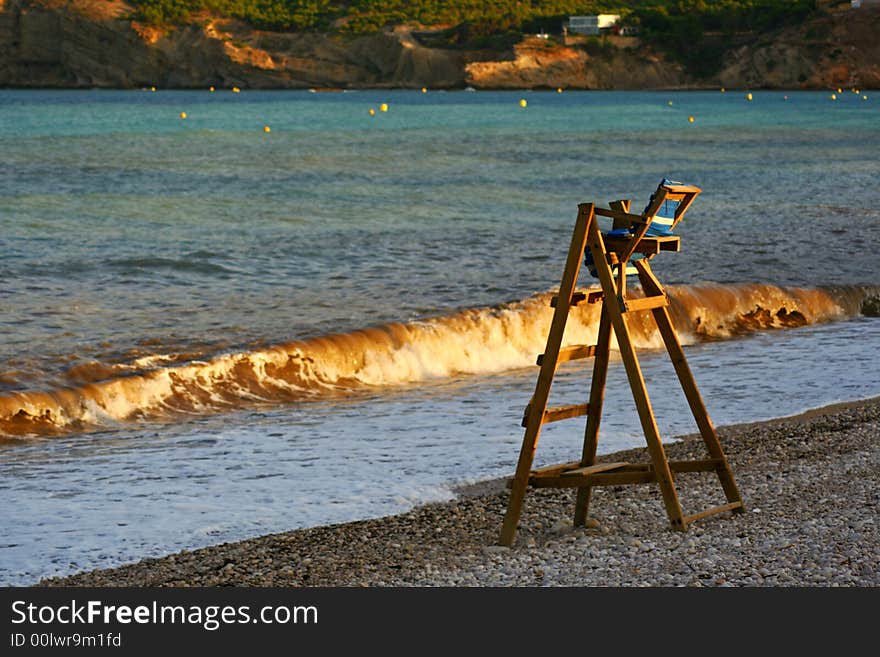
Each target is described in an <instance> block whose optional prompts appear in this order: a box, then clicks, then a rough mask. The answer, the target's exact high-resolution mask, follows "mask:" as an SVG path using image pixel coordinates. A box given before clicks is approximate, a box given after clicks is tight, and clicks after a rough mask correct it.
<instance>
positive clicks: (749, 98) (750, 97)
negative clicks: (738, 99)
mask: <svg viewBox="0 0 880 657" xmlns="http://www.w3.org/2000/svg"><path fill="white" fill-rule="evenodd" d="M751 99H752V94H751V92H749V93H747V94H746V100H751Z"/></svg>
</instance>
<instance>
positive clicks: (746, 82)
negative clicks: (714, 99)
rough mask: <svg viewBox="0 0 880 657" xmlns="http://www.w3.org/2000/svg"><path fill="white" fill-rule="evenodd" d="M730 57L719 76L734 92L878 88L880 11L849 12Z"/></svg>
mask: <svg viewBox="0 0 880 657" xmlns="http://www.w3.org/2000/svg"><path fill="white" fill-rule="evenodd" d="M772 37H773V38H772V39H770V38H764V39H759V40H758V41H757V42H756V43H754V44H752V45H749V46H743V47H741V48H739V49H737V50H735V51H732V52H730V53H729V54H728V56H727V57H726V58H725V65H724V69H723V70H722V71H721V74H720V75H719V76H718V80H719V82H720V84H722V85H725V86H730V87H733V86H736V87H770V88H784V89H796V88H804V89H828V88H830V87H837V86H856V87H860V88H863V89H876V88H877V87H880V38H878V37H880V8H878V7H870V8H869V7H863V8H861V9H846V10H843V11H838V12H834V13H832V14H829V15H826V16H820V17H817V18H814V19H812V20H810V21H808V22H807V23H805V24H803V25H798V26H796V27H791V28H788V29H785V30H782V31H780V32H778V33H776V34H774V35H772Z"/></svg>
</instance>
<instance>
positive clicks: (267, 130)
mask: <svg viewBox="0 0 880 657" xmlns="http://www.w3.org/2000/svg"><path fill="white" fill-rule="evenodd" d="M263 132H272V128H270V127H269V126H267V125H264V126H263Z"/></svg>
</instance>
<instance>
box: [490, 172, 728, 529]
mask: <svg viewBox="0 0 880 657" xmlns="http://www.w3.org/2000/svg"><path fill="white" fill-rule="evenodd" d="M700 191H701V190H700V189H699V188H697V187H693V186H690V185H683V184H681V183H674V182H672V181H669V180H664V181H663V182H662V183H661V184H660V186H659V187H658V188H657V191H656V192H655V193H654V195H653V196H652V197H651V200H650V202H649V203H648V206H647V207H646V208H645V211H644V212H643V213H642V214H631V213H630V212H629V209H630V202H629V201H614V202H612V203H610V204H609V208H608V209H605V208H600V207H596V206H595V205H594V204H592V203H582V204H580V205H578V216H577V220H576V222H575V228H574V233H573V235H572V238H571V246H570V248H569V250H568V258H567V260H566V263H565V270H564V272H563V275H562V283H561V285H560V288H559V294H558V296H555V297H553V299H552V301H551V305H552V306H554V307H555V311H554V314H553V321H552V323H551V325H550V333H549V335H548V337H547V346H546V348H545V350H544V353H543V354H541V355H540V356H538V365H540V366H541V370H540V373H539V374H538V381H537V385H536V387H535V393H534V395H533V396H532V399H531V402H530V403H529V405H528V406H527V407H526V410H525V414H524V417H523V426H524V427H525V429H526V430H525V436H524V437H523V443H522V449H521V450H520V455H519V462H518V464H517V468H516V474H515V475H514V477H513V480H512V482H511V492H510V500H509V503H508V507H507V514H506V516H505V518H504V525H503V528H502V530H501V544H502V545H511V544H512V543H513V540H514V536H515V534H516V528H517V525H518V523H519V517H520V512H521V510H522V504H523V500H524V499H525V494H526V489H527V488H528V486H530V485H531V486H534V487H553V488H576V489H577V499H576V503H575V511H574V524H575V525H576V526H577V525H583V524H584V523H585V522H586V520H587V514H588V512H589V508H590V493H591V491H592V488H593V486H609V485H612V486H618V485H622V484H646V483H654V482H656V483H657V484H659V486H660V491H661V493H662V495H663V503H664V505H665V507H666V513H667V515H668V516H669V521H670V522H671V523H672V527H673V529H677V530H680V531H685V530H686V529H687V527H688V525H689V524H690V523H691V522H693V521H695V520H698V519H700V518H705V517H707V516H710V515H714V514H717V513H723V512H725V511H734V512H739V513H741V512H742V511H743V510H744V507H743V501H742V498H741V497H740V494H739V490H738V489H737V486H736V482H735V481H734V478H733V472H732V470H731V468H730V465H729V464H728V462H727V458H726V457H725V455H724V451H723V450H722V448H721V443H720V442H719V440H718V435H717V433H716V432H715V427H714V426H713V425H712V421H711V420H710V419H709V414H708V413H707V412H706V407H705V405H704V403H703V399H702V397H701V396H700V393H699V391H698V390H697V385H696V383H695V382H694V378H693V375H692V374H691V370H690V367H688V364H687V360H686V359H685V355H684V352H683V351H682V348H681V344H680V343H679V341H678V336H677V335H676V332H675V328H674V327H673V325H672V320H671V319H670V316H669V311H668V309H667V306H668V305H669V301H668V299H667V296H666V293H665V291H664V290H663V286H662V285H661V284H660V281H659V280H657V277H656V276H655V275H654V273H653V272H652V271H651V267H650V265H649V260H651V259H652V258H653V257H654V256H656V255H657V254H658V253H660V252H661V251H679V250H680V245H681V239H680V238H679V237H678V236H676V235H673V234H672V229H674V228H675V226H676V225H677V224H678V223H679V222H680V221H681V220H682V218H683V217H684V214H685V212H687V210H688V208H689V207H690V205H691V204H692V203H693V201H694V199H695V198H696V197H697V195H698V194H699V193H700ZM598 216H602V217H610V218H611V219H612V220H613V229H612V230H610V231H608V232H606V233H605V234H603V233H602V231H601V230H600V228H599V224H598V218H597V217H598ZM582 260H586V263H587V265H588V266H589V267H590V269H591V270H592V271H593V273H594V275H596V276H598V278H599V283H600V284H601V289H600V290H595V291H591V292H577V291H575V286H576V284H577V278H578V272H579V270H580V268H581V263H582ZM627 273H634V274H637V275H638V277H639V281H640V282H641V286H642V291H643V292H644V296H643V297H634V298H630V297H629V296H628V295H627V288H626V276H627ZM580 303H601V304H602V307H601V315H600V320H599V332H598V338H597V341H596V345H575V346H569V347H564V348H563V347H562V337H563V333H564V332H565V325H566V322H567V319H568V313H569V310H570V309H571V307H572V306H576V305H578V304H580ZM643 311H650V312H651V313H652V314H653V316H654V320H655V322H656V324H657V328H658V330H659V331H660V335H661V336H662V338H663V342H664V344H665V345H666V350H667V351H668V352H669V356H670V358H671V360H672V364H673V366H674V367H675V372H676V374H677V375H678V379H679V382H680V383H681V387H682V389H683V390H684V394H685V397H686V399H687V401H688V405H689V406H690V409H691V412H692V413H693V416H694V419H695V420H696V422H697V426H698V428H699V431H700V435H701V436H702V438H703V442H704V443H705V445H706V450H707V451H708V453H709V458H707V459H702V460H693V461H669V460H668V459H667V458H666V452H665V450H664V449H663V444H662V443H661V441H660V432H659V431H658V429H657V422H656V420H655V419H654V412H653V410H652V409H651V402H650V400H649V398H648V391H647V389H646V387H645V380H644V378H643V377H642V371H641V369H640V367H639V361H638V358H637V357H636V352H635V349H634V347H633V343H632V340H631V339H630V334H629V330H628V329H627V324H626V316H627V315H628V314H629V313H635V312H643ZM612 330H613V331H614V334H615V335H616V337H617V344H618V346H619V348H620V357H621V360H623V364H624V367H625V369H626V375H627V378H628V379H629V385H630V387H631V388H632V394H633V399H634V401H635V405H636V408H637V410H638V415H639V421H640V423H641V425H642V430H643V432H644V434H645V441H646V442H647V447H648V454H649V455H650V462H649V463H635V464H633V463H602V464H596V448H597V445H598V439H599V423H600V420H601V417H602V401H603V398H604V395H605V378H606V373H607V371H608V358H609V346H610V341H611V333H612ZM589 357H593V358H594V359H595V360H594V363H593V379H592V385H591V388H590V397H589V402H588V403H586V404H576V405H573V406H561V407H555V408H548V407H547V401H548V398H549V395H550V387H551V385H552V383H553V377H554V375H555V373H556V368H557V367H558V366H559V365H560V364H561V363H563V362H566V361H569V360H575V359H579V358H589ZM583 415H586V416H587V423H586V431H585V434H584V447H583V453H582V455H581V458H580V460H579V461H573V462H571V463H563V464H560V465H553V466H548V467H542V468H540V469H537V470H532V463H533V461H534V457H535V450H536V448H537V445H538V438H539V436H540V433H541V427H542V426H543V425H544V424H546V423H548V422H556V421H557V420H563V419H566V418H573V417H578V416H583ZM676 472H714V473H716V474H717V476H718V479H719V481H720V482H721V488H722V489H723V490H724V494H725V496H726V498H727V504H724V505H721V506H716V507H713V508H710V509H707V510H705V511H701V512H698V513H693V514H690V515H685V514H684V513H683V511H682V508H681V504H680V502H679V500H678V493H677V492H676V488H675V481H674V475H673V473H676Z"/></svg>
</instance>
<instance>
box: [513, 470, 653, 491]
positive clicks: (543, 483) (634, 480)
mask: <svg viewBox="0 0 880 657" xmlns="http://www.w3.org/2000/svg"><path fill="white" fill-rule="evenodd" d="M655 481H657V477H656V475H655V474H654V473H653V472H619V471H617V470H613V471H611V472H595V473H593V474H586V475H583V474H579V475H571V476H568V477H566V476H565V474H561V475H547V476H543V477H529V484H531V485H532V486H534V487H535V488H581V487H582V486H620V485H622V484H651V483H654V482H655Z"/></svg>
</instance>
